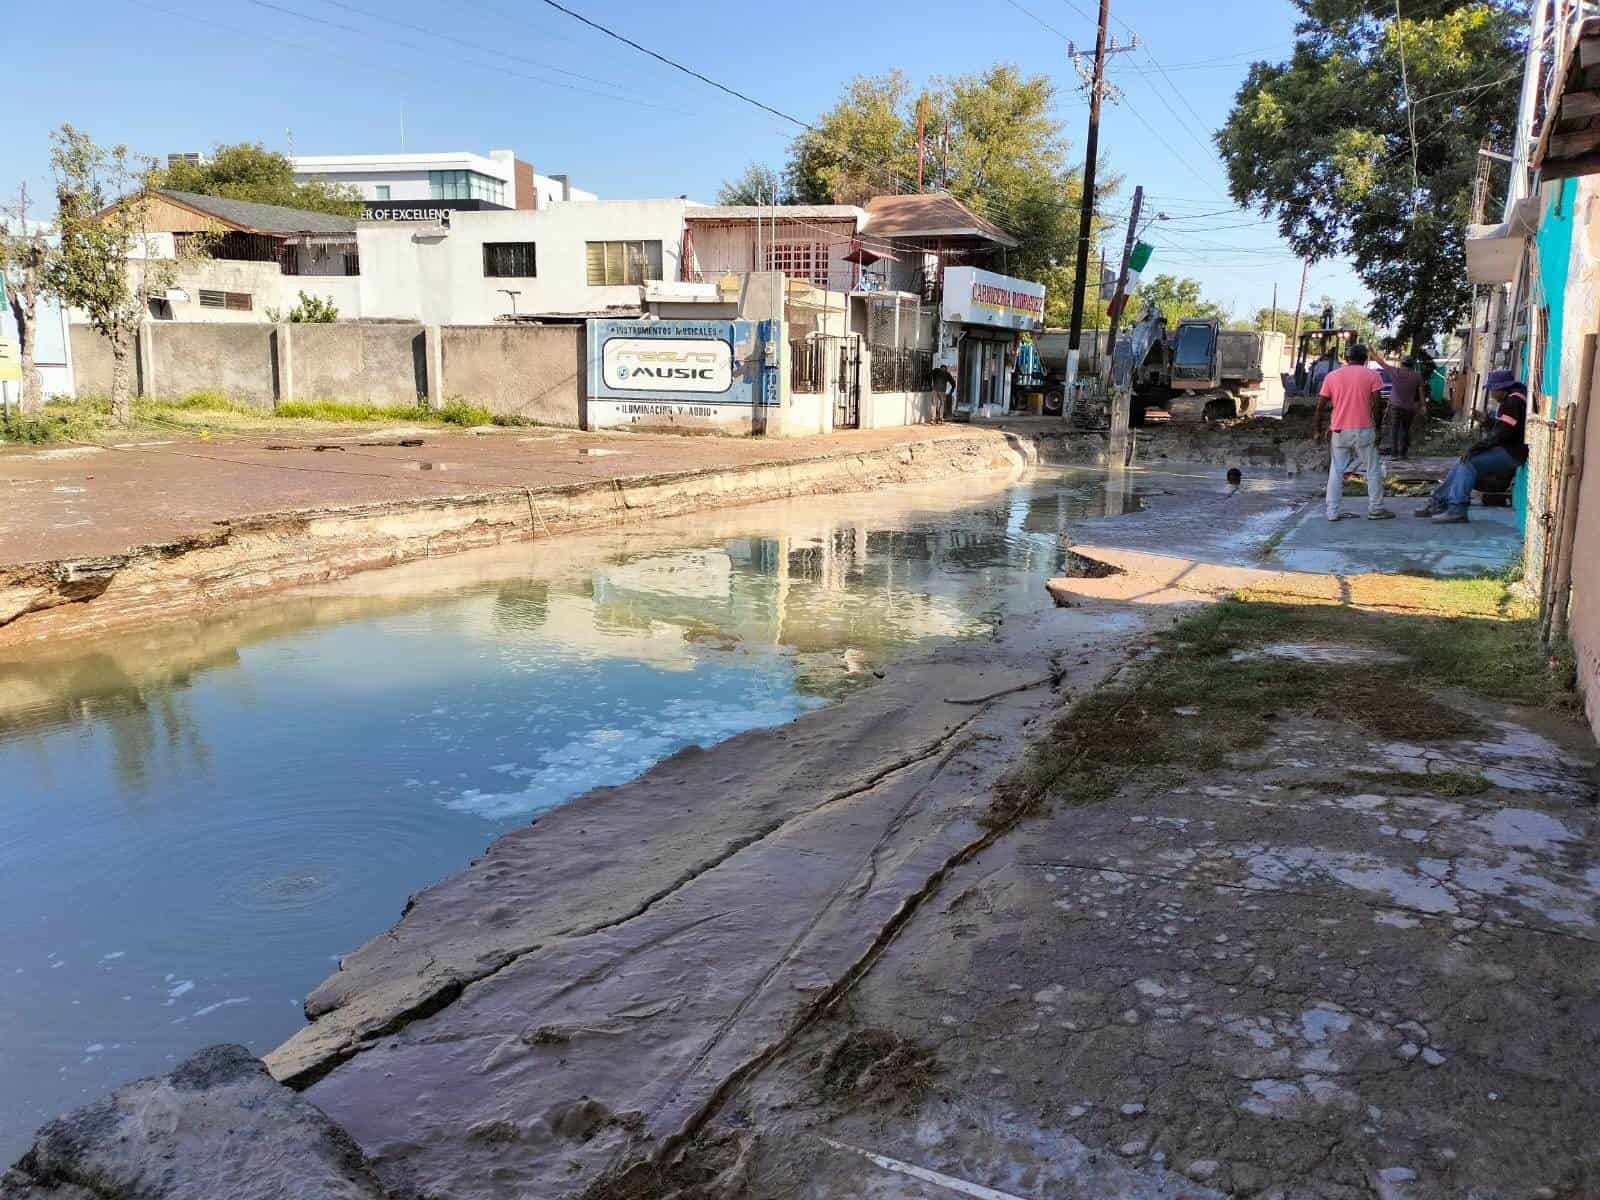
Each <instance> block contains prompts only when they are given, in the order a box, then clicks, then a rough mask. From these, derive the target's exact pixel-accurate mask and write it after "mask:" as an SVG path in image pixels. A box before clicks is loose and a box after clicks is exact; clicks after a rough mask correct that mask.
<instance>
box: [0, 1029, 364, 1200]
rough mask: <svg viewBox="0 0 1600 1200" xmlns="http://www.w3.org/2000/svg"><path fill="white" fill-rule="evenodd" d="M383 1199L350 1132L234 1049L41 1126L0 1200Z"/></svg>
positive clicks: (209, 1053) (0, 1185)
mask: <svg viewBox="0 0 1600 1200" xmlns="http://www.w3.org/2000/svg"><path fill="white" fill-rule="evenodd" d="M222 1197H228V1198H229V1200H291V1198H293V1200H307V1198H309V1197H317V1198H318V1200H392V1197H391V1194H390V1193H389V1192H388V1191H386V1190H385V1189H384V1188H383V1187H381V1186H380V1185H379V1184H378V1182H377V1180H376V1179H375V1178H374V1177H373V1175H372V1173H371V1171H370V1170H369V1169H368V1166H367V1161H366V1159H365V1158H364V1157H363V1156H362V1154H361V1151H360V1150H359V1149H358V1148H357V1147H356V1144H355V1142H353V1141H352V1140H351V1139H350V1137H349V1135H348V1134H346V1133H345V1132H344V1130H343V1129H341V1128H340V1127H339V1126H338V1125H336V1124H334V1123H333V1121H331V1120H330V1119H329V1118H328V1117H327V1116H326V1115H325V1114H324V1113H323V1112H322V1110H321V1109H319V1108H317V1106H316V1105H314V1104H312V1103H311V1102H310V1101H309V1100H306V1099H304V1098H303V1097H301V1096H300V1095H298V1094H297V1093H295V1092H292V1091H290V1090H289V1089H288V1088H286V1087H284V1086H283V1085H282V1084H280V1083H277V1082H276V1081H275V1080H274V1079H273V1078H272V1076H271V1075H269V1074H268V1073H267V1069H266V1067H265V1066H263V1065H262V1063H261V1060H260V1059H258V1058H256V1057H255V1056H254V1055H253V1054H251V1053H250V1052H249V1051H248V1050H246V1049H245V1048H244V1047H243V1046H210V1047H207V1048H206V1049H204V1050H202V1051H200V1052H199V1053H198V1054H196V1055H194V1056H193V1057H191V1058H189V1059H187V1060H186V1061H184V1062H183V1063H182V1064H180V1065H179V1066H178V1068H177V1069H176V1070H174V1071H172V1072H171V1073H170V1074H167V1075H160V1076H156V1077H154V1078H150V1079H139V1080H135V1081H134V1082H133V1083H130V1084H127V1085H126V1086H124V1087H122V1088H119V1089H118V1090H117V1091H115V1092H113V1093H112V1094H111V1095H110V1096H109V1097H107V1098H106V1099H104V1100H100V1101H98V1102H96V1103H94V1104H91V1105H88V1106H87V1107H85V1108H80V1109H78V1110H77V1111H76V1112H72V1113H68V1114H67V1115H66V1116H64V1117H59V1118H57V1119H56V1120H54V1121H51V1122H50V1123H49V1124H48V1125H46V1126H45V1127H44V1128H43V1129H41V1130H40V1131H39V1133H38V1135H37V1137H36V1139H35V1141H34V1143H33V1148H32V1149H30V1150H29V1151H28V1152H27V1153H26V1154H24V1155H23V1156H22V1158H21V1159H19V1160H18V1161H17V1163H16V1165H15V1166H13V1167H12V1168H11V1169H10V1170H9V1171H6V1172H5V1173H4V1174H3V1175H0V1200H221V1198H222Z"/></svg>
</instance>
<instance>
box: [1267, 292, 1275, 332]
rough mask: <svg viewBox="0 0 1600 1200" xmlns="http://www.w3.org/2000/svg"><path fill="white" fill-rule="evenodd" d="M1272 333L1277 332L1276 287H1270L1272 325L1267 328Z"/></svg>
mask: <svg viewBox="0 0 1600 1200" xmlns="http://www.w3.org/2000/svg"><path fill="white" fill-rule="evenodd" d="M1267 328H1268V329H1270V330H1271V331H1272V332H1273V333H1277V332H1278V285H1277V283H1276V282H1274V283H1273V285H1272V324H1271V325H1269V326H1267Z"/></svg>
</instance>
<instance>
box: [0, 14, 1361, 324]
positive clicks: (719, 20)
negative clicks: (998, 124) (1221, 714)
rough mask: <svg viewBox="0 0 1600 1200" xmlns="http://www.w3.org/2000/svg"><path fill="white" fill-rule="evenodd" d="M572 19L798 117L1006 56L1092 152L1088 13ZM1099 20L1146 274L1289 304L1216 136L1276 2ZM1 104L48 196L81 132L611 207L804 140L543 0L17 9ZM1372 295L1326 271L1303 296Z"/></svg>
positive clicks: (1115, 203)
mask: <svg viewBox="0 0 1600 1200" xmlns="http://www.w3.org/2000/svg"><path fill="white" fill-rule="evenodd" d="M563 2H564V3H566V4H567V6H568V7H570V8H573V9H574V10H576V11H578V12H581V13H583V14H584V15H586V16H588V17H591V18H592V19H594V20H596V21H599V22H601V23H604V24H606V25H608V26H610V27H612V28H614V29H616V30H618V31H619V32H622V33H625V34H627V35H628V36H629V37H631V38H633V39H634V40H635V41H638V42H639V43H641V44H643V45H646V46H649V47H651V48H653V49H656V50H658V51H660V52H661V53H663V54H666V55H668V56H669V57H672V58H675V59H678V60H679V61H681V62H683V63H685V64H687V65H690V66H693V67H695V68H696V69H698V70H700V71H702V72H704V73H705V74H706V75H709V76H711V77H713V78H715V79H717V80H719V81H721V82H723V83H726V84H728V85H729V86H730V87H733V88H736V89H738V90H740V91H743V92H745V93H746V94H748V95H750V96H751V97H753V98H755V99H757V100H760V101H762V102H764V103H766V104H768V105H771V106H772V107H773V108H776V109H779V110H781V111H782V112H784V113H787V114H790V115H792V116H795V117H798V118H800V119H802V120H810V119H812V118H814V117H815V116H816V115H817V114H818V113H820V112H821V111H823V110H824V109H826V108H827V107H829V106H830V105H831V104H832V103H833V101H834V100H835V99H836V97H837V96H838V95H839V92H840V90H841V88H842V86H843V85H844V83H845V81H847V80H848V79H849V78H850V77H852V76H854V75H858V74H874V73H879V72H883V71H886V70H889V69H891V68H894V67H899V68H900V69H901V70H903V71H905V72H906V73H907V74H908V75H910V76H911V77H912V78H913V80H920V79H922V78H924V77H926V76H928V75H935V74H955V73H959V72H964V71H971V70H976V69H979V68H981V67H984V66H987V65H989V64H991V63H993V62H997V61H1007V62H1014V63H1016V64H1018V65H1019V66H1020V67H1022V68H1023V69H1025V70H1028V71H1039V72H1048V73H1050V74H1052V75H1053V76H1054V77H1056V78H1057V79H1058V80H1060V81H1061V84H1062V97H1061V104H1060V117H1061V119H1062V121H1063V122H1064V123H1065V125H1066V128H1067V132H1068V135H1069V136H1070V138H1071V140H1072V142H1073V146H1074V151H1075V153H1077V154H1080V155H1081V153H1082V147H1083V136H1084V124H1085V122H1086V120H1087V113H1088V108H1087V104H1086V102H1085V100H1084V98H1083V96H1082V94H1081V92H1080V91H1079V90H1078V89H1077V87H1076V85H1077V82H1078V81H1077V76H1076V74H1075V72H1074V71H1073V69H1072V67H1071V64H1070V63H1069V62H1068V60H1067V55H1066V39H1069V38H1070V39H1072V40H1074V41H1076V42H1077V43H1078V45H1079V46H1080V47H1082V46H1087V47H1089V48H1090V49H1091V50H1092V48H1093V45H1094V19H1093V14H1094V5H1095V0H983V2H982V3H979V2H977V0H966V2H964V3H963V2H960V0H809V3H807V4H804V5H799V6H789V7H788V8H770V7H760V6H751V5H746V4H737V3H734V2H733V0H675V2H673V3H659V2H656V3H644V2H642V0H611V2H610V3H601V2H600V0H563ZM1112 16H1113V31H1114V34H1115V36H1116V37H1117V39H1118V40H1119V41H1123V42H1126V41H1127V40H1128V39H1129V37H1130V36H1131V32H1132V31H1133V30H1137V31H1138V33H1139V35H1140V37H1141V39H1142V47H1141V49H1139V50H1135V51H1133V52H1130V53H1127V54H1120V55H1117V56H1116V57H1115V58H1114V59H1113V60H1112V68H1111V77H1112V79H1113V81H1114V82H1115V83H1116V84H1117V86H1118V87H1119V88H1121V89H1122V91H1123V93H1124V94H1123V99H1122V100H1121V102H1119V103H1117V104H1114V105H1110V106H1108V107H1107V110H1106V112H1105V115H1104V118H1103V121H1102V129H1101V143H1100V144H1101V150H1102V161H1103V162H1108V163H1109V165H1110V167H1111V169H1112V170H1113V171H1114V172H1115V173H1116V174H1118V175H1120V176H1121V177H1122V179H1123V181H1124V184H1123V187H1122V189H1121V191H1120V193H1119V194H1117V195H1115V196H1111V197H1109V198H1107V199H1106V200H1105V201H1104V205H1103V206H1104V207H1105V208H1106V209H1107V210H1108V211H1111V212H1122V213H1124V214H1125V213H1126V211H1127V206H1128V197H1129V195H1130V194H1131V192H1132V188H1133V185H1134V184H1136V183H1142V184H1143V185H1144V186H1145V190H1146V192H1147V194H1148V197H1149V198H1148V201H1147V212H1150V211H1154V212H1164V213H1166V214H1167V215H1168V216H1169V217H1170V218H1172V219H1171V220H1168V221H1163V222H1159V223H1158V224H1157V225H1156V226H1155V227H1154V228H1153V230H1152V231H1151V233H1150V235H1149V240H1150V241H1152V242H1154V243H1155V245H1156V247H1157V249H1156V254H1155V258H1154V259H1153V261H1152V262H1151V265H1150V267H1149V268H1148V269H1147V271H1148V273H1150V274H1154V273H1159V272H1171V273H1175V274H1180V275H1190V276H1193V277H1195V278H1198V279H1200V280H1201V281H1202V283H1203V284H1204V287H1205V291H1206V294H1207V295H1208V296H1210V297H1211V298H1213V299H1216V300H1218V301H1220V302H1221V303H1223V304H1224V305H1227V306H1229V307H1231V308H1232V309H1233V311H1234V312H1235V314H1236V315H1240V316H1243V315H1248V314H1250V313H1253V312H1254V310H1255V309H1256V308H1258V307H1262V306H1265V305H1267V304H1269V303H1270V302H1271V300H1272V290H1273V285H1274V283H1276V284H1277V285H1278V298H1279V304H1280V305H1282V306H1283V307H1285V308H1292V307H1293V305H1294V302H1295V294H1296V291H1297V289H1298V288H1299V284H1300V267H1299V263H1298V261H1297V260H1296V259H1295V258H1294V257H1293V255H1292V254H1290V253H1289V251H1288V249H1287V247H1286V246H1284V245H1283V243H1282V242H1281V241H1280V240H1279V239H1278V238H1277V236H1276V234H1275V233H1274V232H1273V229H1272V227H1271V226H1269V225H1264V224H1263V223H1262V222H1261V221H1260V220H1259V218H1257V217H1256V216H1255V215H1254V214H1253V213H1248V212H1238V211H1228V210H1229V209H1230V206H1231V201H1230V200H1229V199H1228V198H1227V188H1226V184H1225V182H1224V176H1223V172H1222V167H1221V164H1220V162H1219V160H1218V158H1217V155H1216V151H1215V149H1214V148H1213V147H1212V146H1211V144H1210V141H1209V134H1210V132H1211V131H1212V130H1214V129H1215V128H1216V127H1217V126H1218V125H1219V124H1220V123H1221V122H1222V120H1223V119H1224V118H1225V116H1226V115H1227V112H1228V108H1229V104H1230V101H1231V99H1232V97H1233V94H1234V92H1235V90H1236V89H1237V87H1238V85H1239V83H1240V81H1241V80H1242V79H1243V77H1244V73H1245V70H1246V68H1247V65H1248V63H1249V62H1250V60H1251V59H1252V58H1272V59H1279V58H1282V57H1283V56H1284V55H1285V54H1286V53H1287V51H1288V50H1289V48H1290V46H1291V45H1292V42H1293V38H1294V32H1293V22H1294V10H1293V9H1292V7H1291V6H1290V4H1289V3H1288V0H1207V2H1206V3H1196V4H1191V3H1181V2H1180V0H1112ZM7 33H8V37H9V39H10V41H11V43H12V44H14V45H18V46H27V47H29V50H28V53H27V54H18V55H13V56H12V57H11V61H10V62H9V63H8V71H9V75H10V78H9V80H8V83H9V84H10V91H11V95H12V97H13V103H12V105H11V106H10V108H9V110H8V112H7V119H6V121H5V134H4V137H3V140H0V185H3V186H4V188H5V192H6V193H8V194H11V193H14V191H15V185H16V182H17V181H18V179H19V178H23V179H27V180H28V181H29V182H30V186H31V187H32V188H34V189H36V193H37V194H40V195H44V194H47V192H46V189H45V184H46V181H47V168H48V151H49V147H48V138H49V133H50V130H51V129H52V128H54V127H55V126H57V125H59V124H60V123H61V122H63V121H70V122H72V123H73V124H75V125H77V126H79V127H80V128H82V129H84V130H86V131H87V132H88V133H89V134H90V135H91V136H93V137H94V138H95V139H96V140H97V141H100V142H102V143H114V142H126V143H127V144H128V145H129V146H130V147H131V148H133V149H135V150H137V151H139V152H141V153H146V154H151V155H157V156H159V155H165V154H166V153H168V152H169V151H178V150H207V149H209V148H210V147H211V146H212V145H213V144H214V143H217V142H236V141H256V140H259V141H261V142H264V143H265V144H266V145H268V146H270V147H274V148H278V149H282V150H285V151H289V150H292V151H293V152H295V153H300V154H337V153H378V152H386V151H387V152H392V151H398V150H400V149H401V148H402V136H403V138H404V148H405V149H408V150H411V151H459V150H472V151H476V152H478V153H486V152H487V151H488V150H489V149H490V148H507V149H512V150H515V151H516V152H517V154H518V156H519V157H521V158H523V159H525V160H527V161H529V162H531V163H533V164H534V167H535V169H536V170H538V171H540V172H541V173H543V174H553V173H563V172H564V173H567V174H569V175H571V176H572V179H573V182H574V183H575V184H576V185H577V186H580V187H584V188H588V189H590V190H592V191H596V192H598V193H599V194H600V195H601V196H602V197H605V198H610V199H625V198H634V197H649V196H675V195H679V194H687V195H689V196H690V197H691V198H693V199H703V200H712V199H714V198H715V193H716V190H717V186H718V185H719V183H720V182H721V181H722V180H723V179H725V178H728V177H730V176H733V175H735V174H736V173H738V172H739V171H740V170H741V169H742V168H743V167H744V166H745V165H746V164H747V163H749V162H751V161H753V160H760V161H765V162H768V163H770V164H772V165H774V166H781V164H782V162H783V160H784V158H785V155H786V150H787V147H788V144H789V141H790V139H791V138H792V137H793V135H794V133H795V132H796V131H797V130H796V127H795V126H794V125H791V124H789V123H787V122H785V121H783V120H780V119H779V118H777V117H774V116H772V115H770V114H768V113H765V112H762V111H760V110H759V109H757V108H755V107H752V106H751V105H748V104H746V103H743V102H741V101H739V100H736V99H734V98H732V97H730V96H727V95H724V94H723V93H721V92H718V91H716V90H714V89H713V88H711V87H708V86H707V85H705V84H703V83H701V82H699V81H697V80H694V79H691V78H689V77H688V76H685V75H683V74H681V73H679V72H677V71H674V70H672V69H670V68H668V67H665V66H663V65H661V64H660V63H657V62H655V61H654V60H652V59H650V58H648V57H647V56H646V55H644V54H642V53H640V52H639V51H637V50H633V49H630V48H629V47H627V46H624V45H622V44H620V43H618V42H616V41H613V40H611V39H609V38H607V37H605V36H604V35H602V34H600V33H597V32H595V31H593V30H591V29H588V28H586V27H584V26H583V25H582V24H581V23H579V22H578V21H576V20H574V19H573V18H572V17H570V16H567V15H565V14H563V13H561V12H558V11H557V10H555V9H554V8H551V7H549V6H548V5H547V4H546V3H544V0H455V2H453V3H448V4H440V3H438V0H431V2H425V0H71V3H61V2H60V0H58V2H57V3H54V4H42V3H28V2H26V0H18V3H17V5H16V6H15V9H14V14H13V16H12V17H10V18H9V19H8V29H7ZM1324 292H1326V293H1329V294H1331V295H1333V296H1335V297H1336V298H1338V299H1344V298H1346V297H1359V298H1363V299H1364V296H1363V293H1362V290H1361V288H1360V285H1359V283H1358V282H1357V281H1356V280H1355V278H1354V276H1353V275H1352V274H1351V273H1350V271H1349V270H1348V268H1347V267H1346V266H1345V265H1344V264H1342V263H1339V262H1333V261H1330V262H1324V263H1320V264H1317V265H1315V266H1313V267H1312V269H1311V277H1310V282H1309V284H1308V287H1307V295H1308V297H1309V298H1310V299H1315V298H1316V297H1318V296H1320V295H1322V294H1323V293H1324Z"/></svg>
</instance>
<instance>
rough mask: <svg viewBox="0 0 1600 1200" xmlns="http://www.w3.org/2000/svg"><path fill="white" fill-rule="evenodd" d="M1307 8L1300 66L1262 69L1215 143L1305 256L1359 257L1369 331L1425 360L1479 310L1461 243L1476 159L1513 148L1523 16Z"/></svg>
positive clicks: (1498, 1) (1295, 62) (1314, 3)
mask: <svg viewBox="0 0 1600 1200" xmlns="http://www.w3.org/2000/svg"><path fill="white" fill-rule="evenodd" d="M1294 3H1295V6H1296V7H1297V8H1298V9H1299V10H1300V12H1301V14H1302V19H1301V21H1300V24H1299V26H1298V27H1297V40H1296V44H1295V49H1294V53H1293V55H1292V57H1291V58H1290V59H1289V61H1287V62H1283V63H1266V62H1258V63H1256V64H1255V65H1254V66H1252V67H1251V68H1250V72H1249V75H1248V76H1247V77H1246V79H1245V82H1244V84H1243V86H1242V87H1240V89H1239V92H1238V94H1237V96H1236V97H1235V99H1234V106H1233V110H1232V112H1231V113H1230V114H1229V117H1228V121H1227V123H1226V124H1225V125H1224V126H1223V128H1222V129H1221V130H1220V131H1219V132H1218V133H1217V135H1216V140H1217V145H1218V147H1219V148H1220V149H1221V151H1222V156H1223V159H1224V161H1225V162H1226V164H1227V169H1228V181H1229V189H1230V191H1231V192H1232V194H1233V197H1234V199H1235V200H1237V201H1238V202H1239V203H1240V204H1251V205H1257V206H1259V208H1260V209H1261V211H1262V212H1263V213H1264V214H1269V215H1276V217H1277V220H1278V229H1279V232H1280V233H1282V235H1283V237H1284V239H1285V240H1286V241H1287V242H1288V243H1289V245H1290V246H1291V247H1292V248H1293V249H1294V251H1295V253H1297V254H1300V255H1303V256H1305V257H1308V258H1311V259H1313V260H1318V259H1323V258H1328V257H1330V256H1333V255H1349V256H1350V258H1351V259H1352V260H1353V262H1354V265H1355V269H1356V273H1357V275H1358V276H1359V277H1360V278H1361V281H1362V282H1363V283H1364V284H1366V286H1367V289H1368V291H1370V292H1371V294H1372V297H1373V300H1372V305H1371V307H1370V310H1369V312H1370V315H1371V317H1372V318H1374V319H1375V320H1376V321H1377V322H1379V323H1381V324H1384V325H1388V326H1393V327H1394V328H1395V330H1396V332H1397V335H1398V338H1399V340H1401V341H1402V342H1405V343H1409V344H1411V345H1412V346H1419V345H1421V344H1422V343H1424V342H1426V341H1427V340H1428V339H1429V338H1430V336H1431V335H1432V334H1434V333H1435V332H1437V331H1438V330H1441V329H1448V328H1451V327H1452V326H1454V325H1455V323H1456V322H1457V320H1458V319H1459V317H1460V316H1461V314H1462V313H1463V312H1464V311H1465V309H1466V307H1467V305H1468V304H1469V303H1470V300H1471V290H1470V286H1469V284H1468V283H1467V280H1466V272H1465V254H1464V248H1463V236H1464V227H1465V223H1466V220H1467V216H1468V210H1469V206H1470V202H1471V192H1472V181H1473V176H1474V172H1475V169H1476V164H1477V152H1478V145H1479V143H1480V141H1481V140H1482V139H1484V138H1488V139H1490V141H1491V142H1493V143H1495V144H1498V145H1501V146H1506V145H1508V144H1509V141H1510V137H1511V127H1512V124H1513V122H1514V118H1515V112H1516V93H1517V84H1516V76H1517V73H1518V71H1519V68H1520V63H1521V56H1522V47H1521V44H1520V41H1519V34H1518V30H1519V27H1520V20H1521V16H1520V9H1521V8H1522V7H1524V6H1520V5H1517V4H1514V3H1510V2H1508V0H1440V2H1438V3H1432V4H1428V5H1426V6H1416V5H1413V6H1411V7H1412V8H1413V10H1420V11H1418V15H1415V16H1406V17H1405V18H1404V19H1403V20H1401V19H1397V18H1396V17H1395V9H1394V6H1393V4H1392V2H1391V0H1294ZM1402 50H1403V51H1404V55H1405V72H1406V82H1407V83H1408V84H1409V94H1410V96H1411V97H1412V98H1414V99H1413V103H1412V104H1411V105H1409V106H1408V104H1407V90H1408V89H1407V88H1406V87H1405V86H1403V85H1402V82H1401V62H1400V58H1401V52H1402ZM1412 118H1414V119H1415V128H1416V140H1415V149H1414V151H1413V141H1412V136H1411V120H1412ZM1413 153H1415V170H1416V188H1415V190H1413V177H1412V168H1413V158H1412V155H1413Z"/></svg>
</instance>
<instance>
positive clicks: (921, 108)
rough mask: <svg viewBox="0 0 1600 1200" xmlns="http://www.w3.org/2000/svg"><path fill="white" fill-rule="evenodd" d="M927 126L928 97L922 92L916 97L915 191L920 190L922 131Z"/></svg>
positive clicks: (922, 156) (923, 155) (923, 154)
mask: <svg viewBox="0 0 1600 1200" xmlns="http://www.w3.org/2000/svg"><path fill="white" fill-rule="evenodd" d="M927 127H928V97H927V94H926V93H924V94H923V95H921V96H918V97H917V191H918V192H919V193H920V192H921V191H922V160H923V158H924V157H925V156H926V148H925V144H924V140H923V138H924V132H925V131H926V129H927Z"/></svg>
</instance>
